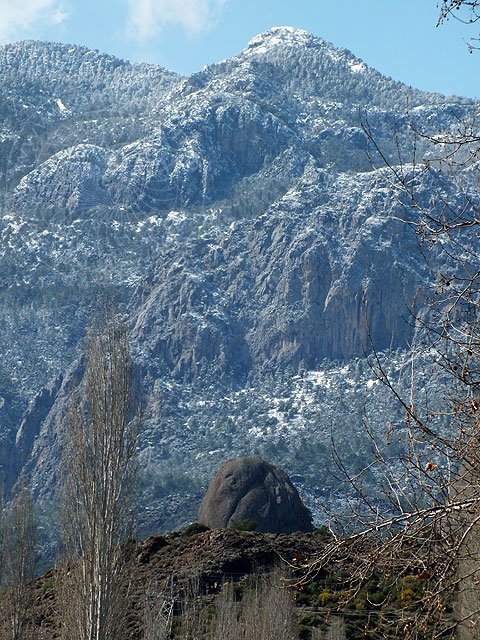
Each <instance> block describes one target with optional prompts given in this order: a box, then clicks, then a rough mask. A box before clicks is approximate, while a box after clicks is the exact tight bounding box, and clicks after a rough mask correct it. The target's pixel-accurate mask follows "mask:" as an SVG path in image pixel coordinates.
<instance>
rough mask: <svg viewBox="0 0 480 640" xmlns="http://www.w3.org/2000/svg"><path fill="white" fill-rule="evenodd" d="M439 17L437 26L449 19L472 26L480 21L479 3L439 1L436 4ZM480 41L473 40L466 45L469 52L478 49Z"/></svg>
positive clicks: (474, 1) (466, 0) (469, 0)
mask: <svg viewBox="0 0 480 640" xmlns="http://www.w3.org/2000/svg"><path fill="white" fill-rule="evenodd" d="M438 6H439V9H440V15H439V18H438V23H437V26H438V25H440V24H442V23H443V22H445V21H446V20H448V19H449V18H450V17H453V18H455V19H456V20H459V21H460V22H463V23H464V24H467V25H468V24H474V23H476V22H478V20H480V2H479V1H478V0H440V1H439V3H438ZM479 43H480V39H479V38H473V39H472V40H470V41H469V42H468V43H467V44H468V48H469V50H470V52H472V51H473V50H474V49H478V48H479Z"/></svg>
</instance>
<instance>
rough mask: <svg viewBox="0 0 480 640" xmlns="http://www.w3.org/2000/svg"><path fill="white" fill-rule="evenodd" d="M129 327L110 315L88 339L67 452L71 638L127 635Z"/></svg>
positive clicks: (131, 425) (67, 633)
mask: <svg viewBox="0 0 480 640" xmlns="http://www.w3.org/2000/svg"><path fill="white" fill-rule="evenodd" d="M132 380H133V378H132V362H131V356H130V348H129V341H128V333H127V330H126V328H125V326H124V325H123V324H122V323H121V322H120V321H119V320H118V319H117V318H116V317H114V316H112V315H109V316H107V317H104V318H103V319H102V321H101V322H98V323H97V324H95V325H94V326H93V327H92V328H91V329H90V331H89V333H88V335H87V339H86V350H85V373H84V377H83V380H82V381H81V382H80V384H79V385H78V387H77V388H76V390H75V391H74V392H73V393H72V396H71V401H70V408H69V412H68V419H67V429H66V434H65V442H64V456H63V483H64V496H63V513H62V519H63V536H64V544H65V548H66V552H67V556H68V559H69V565H68V569H69V570H68V575H67V576H66V579H65V580H64V584H63V586H62V589H61V593H60V597H59V601H60V613H61V616H62V618H63V629H64V637H65V638H66V639H67V640H121V639H122V638H125V637H127V629H126V626H127V625H126V613H127V607H126V591H127V585H128V582H129V576H128V573H129V569H128V564H129V562H128V557H127V556H128V554H127V553H126V549H125V546H124V545H123V546H122V543H124V542H125V540H126V538H127V536H128V535H129V534H130V533H131V532H132V524H133V522H132V511H131V500H130V498H131V495H132V490H133V482H134V477H135V470H136V469H135V464H136V447H137V436H138V416H137V414H136V413H135V411H134V402H133V400H134V399H133V397H132V392H133V383H132Z"/></svg>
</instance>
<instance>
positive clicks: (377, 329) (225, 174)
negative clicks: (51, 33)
mask: <svg viewBox="0 0 480 640" xmlns="http://www.w3.org/2000/svg"><path fill="white" fill-rule="evenodd" d="M0 75H1V77H2V87H1V88H0V113H1V114H2V115H3V116H4V117H3V120H2V123H3V124H2V127H1V129H0V145H1V149H2V154H0V158H2V161H1V162H2V164H1V167H0V170H1V171H2V172H3V173H2V176H3V177H2V180H1V185H2V186H1V188H0V189H1V194H0V195H1V202H2V211H1V214H0V273H1V277H2V281H1V285H2V286H1V288H0V318H1V323H0V341H1V343H2V344H3V345H5V348H4V350H3V353H2V362H1V363H0V435H1V438H2V439H1V441H0V442H1V443H2V444H1V450H0V464H3V467H4V471H5V474H4V475H5V476H6V478H7V479H8V480H7V484H8V485H9V486H10V485H11V484H12V483H13V482H14V480H15V478H16V476H17V474H18V473H25V474H26V475H27V476H28V477H29V478H30V479H31V480H32V481H33V483H34V486H35V487H36V491H37V493H38V494H40V495H42V496H50V495H51V493H52V490H53V487H54V485H55V475H56V471H55V470H56V466H57V458H58V442H59V438H58V435H59V432H60V431H61V429H62V425H63V424H64V420H63V415H64V411H65V401H66V396H67V391H68V385H69V384H70V383H71V380H72V375H73V373H68V368H69V367H71V369H70V371H71V372H73V371H75V368H76V366H77V365H76V364H75V362H78V358H79V355H80V353H81V341H82V336H83V333H84V330H85V326H86V324H88V322H89V319H90V318H91V317H92V316H93V315H94V314H95V311H96V309H97V308H98V306H99V302H101V300H104V299H105V298H107V299H113V300H114V301H115V302H116V304H117V305H118V306H119V307H120V308H121V309H122V310H123V311H124V313H125V317H126V318H127V321H128V323H129V325H130V327H131V332H132V342H133V347H134V353H135V361H136V364H137V366H138V368H139V370H140V371H141V372H142V376H143V380H144V388H143V392H144V405H145V407H146V410H145V430H144V434H143V440H142V445H141V456H142V460H143V462H144V465H143V468H144V471H145V473H146V475H149V478H148V482H147V480H145V485H144V486H145V492H148V491H150V489H147V485H148V483H150V484H151V483H153V486H154V489H152V490H151V491H153V494H154V495H153V497H152V496H150V498H149V500H150V504H151V505H152V504H157V505H162V504H163V506H162V509H168V508H169V507H168V506H165V505H166V504H167V503H165V504H164V503H162V500H163V499H164V498H165V497H166V496H167V495H169V496H170V497H171V496H172V494H173V493H176V494H177V495H178V496H179V497H178V502H177V503H176V504H177V506H178V510H179V511H178V513H177V514H176V515H175V513H172V514H171V519H172V520H174V521H175V522H176V523H177V524H182V518H183V517H184V515H185V512H184V511H182V509H183V507H181V506H180V503H181V504H187V502H189V501H190V502H191V501H192V500H190V497H188V496H192V495H194V496H195V498H194V500H193V501H195V500H197V501H198V496H199V495H200V491H201V489H200V487H201V486H202V485H204V484H205V482H206V479H207V477H208V470H209V469H210V466H211V465H210V462H209V460H210V461H211V460H212V459H213V460H214V461H215V462H219V461H220V460H221V459H225V458H226V457H231V456H233V455H238V454H250V453H259V452H260V453H262V452H263V448H264V447H265V448H271V447H273V446H275V447H276V452H275V453H274V457H273V458H272V459H273V460H274V461H275V462H278V463H282V464H283V463H284V462H285V461H286V460H288V464H292V465H293V466H294V470H295V472H296V473H297V475H301V476H308V473H306V472H305V469H304V468H302V464H303V463H304V461H305V459H306V458H308V456H305V455H304V456H303V458H302V455H301V454H300V453H298V456H297V457H296V454H295V451H298V452H299V451H300V449H302V448H303V449H305V447H308V442H309V441H310V442H313V441H315V442H316V444H315V447H317V449H316V453H312V455H311V462H309V463H305V464H307V466H308V465H310V466H308V469H309V473H310V471H312V474H313V460H314V459H315V456H320V457H321V458H322V459H324V457H325V456H326V455H327V454H326V450H327V445H326V440H328V438H326V436H325V437H323V435H322V436H320V435H319V436H318V440H315V438H316V435H315V434H316V433H317V432H318V433H319V434H320V432H321V433H326V432H327V431H328V429H329V428H333V429H334V430H335V431H338V433H340V434H341V437H342V438H344V436H345V434H346V433H348V431H349V430H351V429H352V428H353V427H352V424H355V425H356V424H357V423H358V424H360V423H361V420H362V417H361V411H362V410H361V409H360V405H362V406H363V402H362V403H360V402H359V403H358V406H357V404H355V410H354V411H353V412H352V409H351V405H352V402H351V400H350V399H349V400H348V401H347V400H346V396H345V395H344V390H342V389H343V387H345V388H348V389H350V387H351V385H350V383H349V382H348V381H349V380H354V381H355V382H354V383H353V386H354V387H355V385H357V384H359V385H361V393H362V394H363V392H364V390H365V388H366V386H365V385H366V384H367V382H368V381H369V374H368V373H367V369H366V368H365V366H364V363H363V364H359V363H360V360H362V358H363V357H364V355H365V352H366V351H368V350H369V349H370V346H371V344H372V343H373V344H374V345H375V347H376V349H377V350H382V349H387V348H388V349H392V350H393V351H396V350H398V349H402V348H404V347H405V346H406V345H407V344H408V343H409V341H410V340H411V338H412V335H413V331H414V328H413V327H412V322H411V313H410V310H411V308H412V305H413V304H415V305H416V309H417V312H419V313H420V314H422V313H424V312H425V313H426V312H427V310H428V307H427V306H425V304H424V302H425V297H426V295H427V294H426V291H427V290H428V287H430V286H431V284H432V282H434V281H435V280H436V278H437V275H438V272H439V271H440V270H441V269H444V268H446V265H447V263H448V260H449V257H448V254H447V253H446V252H445V251H444V248H443V247H442V246H441V244H438V245H437V246H435V247H433V248H432V250H427V248H426V247H424V246H420V245H419V242H418V237H417V236H416V235H415V233H414V231H413V230H412V229H411V228H410V226H409V225H408V224H405V222H407V223H408V222H409V221H411V220H414V219H415V215H416V213H415V211H414V210H413V209H412V207H411V203H410V202H409V201H408V200H407V199H406V198H404V201H403V202H402V198H401V197H400V198H399V193H398V191H397V189H396V188H395V185H392V182H391V174H390V173H389V170H388V169H385V168H373V166H372V164H371V163H372V162H373V163H374V164H375V163H376V164H377V165H379V163H380V158H379V156H378V154H376V152H375V149H374V148H370V149H369V139H368V136H367V135H366V133H365V128H366V127H367V128H370V131H371V132H372V133H373V135H374V136H375V141H376V143H377V144H378V145H379V147H380V148H381V149H382V152H383V154H384V157H385V158H386V159H387V160H389V161H391V162H394V161H396V160H395V159H396V158H398V153H399V152H400V153H401V155H402V156H403V157H406V158H409V156H410V150H411V144H412V140H411V131H412V127H411V124H412V123H413V125H414V127H415V128H417V129H420V130H422V131H424V132H426V133H428V134H431V135H434V134H436V133H438V132H445V131H448V130H450V129H452V128H455V127H456V126H457V123H458V121H459V119H461V118H464V117H470V116H471V117H473V116H474V115H475V113H476V112H477V110H478V105H477V104H476V103H474V102H473V101H469V100H462V99H460V98H458V99H457V98H451V99H446V98H444V97H442V96H438V95H432V94H426V93H423V92H420V91H416V90H413V89H410V88H407V87H405V86H404V85H401V84H400V83H396V82H394V81H392V80H390V79H387V78H384V77H382V76H381V75H380V74H379V73H377V72H376V71H375V70H373V69H370V68H368V67H367V66H366V65H365V64H364V63H363V62H362V61H360V60H358V59H357V58H355V56H353V55H352V54H351V53H349V52H348V51H345V50H338V49H335V48H334V47H333V46H332V45H330V44H328V43H326V42H324V41H323V40H322V39H320V38H316V37H314V36H311V35H310V34H307V33H305V32H303V31H299V30H295V29H290V28H276V29H272V30H270V31H268V32H266V33H264V34H261V35H260V36H258V37H256V38H254V39H253V40H252V41H251V42H250V43H249V45H248V46H247V47H246V49H245V50H244V51H242V52H241V53H240V54H239V55H238V56H236V57H234V58H232V59H230V60H226V61H224V62H222V63H219V64H216V65H212V66H210V67H208V68H206V69H204V70H202V71H201V72H199V73H197V74H194V75H192V76H191V77H189V78H180V77H178V76H176V75H175V74H172V73H169V72H167V71H165V70H163V69H160V68H157V67H154V66H148V65H130V64H129V63H126V62H124V61H119V60H115V59H114V58H111V57H109V56H104V55H101V54H98V53H97V52H91V51H88V50H87V49H84V48H81V47H68V46H63V45H51V44H45V43H18V44H15V45H9V46H6V47H3V48H0ZM85 86H88V87H89V91H88V92H86V91H85V90H84V89H85ZM407 98H408V103H409V109H410V111H409V112H408V113H407V112H406V108H405V105H406V102H407ZM362 125H363V126H362ZM367 151H370V158H369V157H368V155H367ZM429 152H430V149H429V142H428V139H427V138H424V139H421V140H420V141H418V144H417V146H416V153H417V157H419V158H421V157H427V156H428V154H429ZM402 171H403V172H404V175H405V179H406V180H407V182H408V183H409V184H410V185H411V186H412V188H414V189H415V191H416V193H417V194H418V198H419V202H421V203H424V204H425V206H428V207H435V206H437V207H439V212H440V213H441V211H440V209H441V198H439V194H446V195H448V197H449V198H457V199H458V202H459V203H461V199H462V198H464V201H465V203H468V202H469V198H471V197H472V195H471V184H473V183H474V181H475V179H476V174H475V172H472V171H470V172H464V175H462V177H461V179H462V189H459V188H458V186H457V180H456V177H455V176H452V175H447V174H445V173H443V172H442V171H441V170H440V169H438V170H436V169H433V168H431V167H430V169H427V168H425V169H424V170H422V171H419V170H418V168H417V169H416V170H415V171H414V170H413V169H412V168H411V167H409V166H408V165H404V166H403V167H402ZM395 358H397V356H395ZM395 358H393V360H391V366H392V367H395V366H397V364H396V363H398V362H400V361H401V357H400V356H399V357H398V358H397V359H396V360H395ZM362 362H363V361H362ZM345 367H346V368H345ZM341 371H344V372H345V373H343V374H341V373H339V372H341ZM319 372H324V374H325V375H324V378H322V377H321V376H320V373H319ZM332 372H333V373H332ZM297 374H298V375H301V379H302V381H303V382H302V384H304V386H303V387H302V389H304V391H305V397H307V396H308V397H309V398H310V397H314V400H312V402H313V403H314V405H315V407H317V404H318V403H322V402H327V404H328V403H329V402H332V403H333V401H334V400H333V397H334V394H333V389H335V390H336V393H337V400H335V402H340V404H342V407H340V408H339V409H338V411H337V412H336V414H335V416H336V417H332V422H331V424H330V425H329V426H328V427H327V425H326V424H324V422H323V418H322V416H321V413H322V412H321V411H320V409H318V414H315V415H316V416H317V417H316V418H315V419H314V418H313V417H312V416H313V414H312V411H313V408H312V406H311V405H309V406H307V405H306V404H305V403H304V404H303V405H302V402H301V400H300V398H301V394H300V395H297V396H294V395H293V391H292V390H293V389H296V388H297V386H298V385H297V383H295V382H293V378H294V376H295V375H297ZM317 374H318V375H317ZM312 376H313V377H312ZM319 376H320V377H319ZM329 376H331V377H329ZM341 376H344V377H345V379H346V382H345V383H344V384H343V383H342V384H340V383H338V386H336V385H337V382H333V380H335V381H338V380H339V379H340V378H341ZM52 380H57V381H58V382H57V383H55V384H54V385H53V386H51V387H48V385H49V384H51V381H52ZM60 380H61V383H60ZM312 380H317V381H319V380H320V381H321V382H319V383H318V384H316V383H314V382H312ZM288 381H290V382H288ZM325 381H327V382H328V384H331V387H328V386H326V385H327V382H325ZM324 383H325V384H324ZM299 384H300V383H299ZM296 385H297V386H296ZM312 385H313V386H314V387H315V393H314V394H313V395H309V394H311V392H312V389H311V388H310V387H311V386H312ZM355 388H356V387H355ZM359 388H360V387H359ZM252 389H254V391H253V390H252ZM279 389H282V391H281V395H280V391H279ZM330 389H331V390H332V391H331V390H330ZM368 389H369V390H372V393H373V392H374V391H375V393H377V391H376V390H375V388H374V387H368ZM304 391H302V392H301V393H304ZM295 393H296V392H295ZM299 393H300V391H299ZM312 393H313V392H312ZM37 394H39V395H37ZM242 394H246V395H247V396H248V395H249V394H250V399H251V406H250V407H249V406H248V404H245V402H244V400H243V397H244V395H242ZM338 397H341V401H338ZM267 398H268V399H267ZM378 402H379V404H382V403H381V402H380V400H378ZM282 403H283V404H284V405H285V410H283V409H282V411H280V410H279V408H278V407H279V406H280V404H282ZM282 406H283V405H282ZM356 412H357V413H356ZM324 413H325V411H324ZM332 415H333V413H332ZM279 416H283V417H282V418H280V417H279ZM308 416H309V417H308ZM382 419H383V418H382ZM315 421H316V422H315ZM255 423H257V424H255ZM214 425H215V426H214ZM299 425H300V426H301V428H300V426H299ZM332 425H333V427H332ZM297 427H298V428H297ZM302 429H304V431H307V430H309V432H310V434H313V435H312V437H311V438H310V440H308V439H307V438H306V436H305V434H304V435H301V436H300V435H299V433H304V431H302ZM252 434H253V435H252ZM294 434H295V435H294ZM295 438H297V439H295ZM298 438H300V439H298ZM302 438H305V439H304V440H301V439H302ZM282 439H284V441H286V442H287V443H288V445H287V446H285V447H284V446H283V445H281V444H279V443H281V442H282ZM217 444H218V445H219V446H216V445H217ZM345 446H348V438H346V439H345ZM360 449H361V447H360ZM11 450H13V451H14V452H15V454H14V455H13V456H11V455H10V453H9V452H10V451H11ZM211 451H213V453H211V454H210V452H211ZM266 453H267V454H268V453H269V452H268V451H267V452H266ZM209 456H211V458H210V457H209ZM322 456H323V457H322ZM268 457H269V459H270V455H268ZM11 460H14V461H15V462H14V463H12V462H11ZM169 474H170V475H169ZM309 483H310V484H309ZM148 486H150V485H148ZM305 487H306V488H307V490H310V491H311V492H312V491H313V489H312V484H311V479H310V480H308V481H307V482H306V485H305ZM309 487H310V489H308V488H309ZM315 490H316V489H315ZM311 495H313V494H312V493H311ZM182 496H183V497H182ZM185 496H187V497H185ZM182 500H183V502H182ZM174 502H175V501H174V500H173V501H172V500H170V502H169V503H168V504H173V503H174ZM152 508H153V507H152ZM158 508H159V510H160V506H158ZM154 511H155V509H154ZM156 514H157V512H156V511H155V515H146V516H145V520H146V521H148V522H149V523H150V524H152V522H156V523H157V524H158V517H157V515H156ZM191 515H192V514H190V515H189V517H191ZM169 517H170V516H169Z"/></svg>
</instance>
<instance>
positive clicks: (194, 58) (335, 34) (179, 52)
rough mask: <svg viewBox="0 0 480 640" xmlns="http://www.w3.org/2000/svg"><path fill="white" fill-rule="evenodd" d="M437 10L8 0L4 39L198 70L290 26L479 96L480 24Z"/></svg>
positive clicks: (392, 71) (421, 2)
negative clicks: (476, 44)
mask: <svg viewBox="0 0 480 640" xmlns="http://www.w3.org/2000/svg"><path fill="white" fill-rule="evenodd" d="M437 16H438V8H437V0H0V42H1V43H6V42H12V41H14V40H21V39H27V38H28V39H41V40H51V41H55V42H68V43H77V44H85V45H87V46H89V47H92V48H94V49H99V50H100V51H104V52H107V53H111V54H114V55H116V56H119V57H121V58H125V59H129V60H132V61H148V62H156V63H159V64H161V65H163V66H165V67H167V68H169V69H171V70H174V71H178V72H180V73H191V72H192V71H197V70H199V69H200V68H201V67H202V66H203V65H205V64H209V63H211V62H215V61H218V60H221V59H223V58H227V57H229V56H232V55H235V54H236V53H238V52H239V51H241V50H242V49H243V48H244V46H245V45H246V44H247V42H248V41H249V40H250V38H251V37H252V36H253V35H255V34H257V33H260V32H262V31H265V30H267V29H268V28H270V27H272V26H279V25H290V26H294V27H299V28H302V29H306V30H307V31H310V32H311V33H314V34H315V35H318V36H321V37H322V38H324V39H325V40H328V41H329V42H332V43H333V44H334V45H336V46H341V47H346V48H347V49H350V51H352V52H353V53H354V54H355V55H357V56H358V57H360V58H362V59H363V60H364V61H365V62H367V64H369V65H370V66H372V67H375V68H376V69H378V70H379V71H381V72H382V73H384V74H386V75H388V76H391V77H392V78H394V79H396V80H402V81H403V82H406V83H407V84H410V85H412V86H414V87H417V88H419V89H427V90H432V91H440V92H442V93H446V94H453V93H455V94H458V95H465V96H470V97H480V89H479V84H480V51H479V52H477V53H473V54H470V53H468V51H467V46H466V43H465V41H466V40H468V38H469V37H471V36H473V35H475V29H474V28H472V27H468V26H466V25H463V24H460V23H458V21H456V20H453V21H450V22H449V23H448V24H446V25H443V26H441V27H438V28H437V27H436V26H435V25H436V21H437ZM477 27H478V29H480V25H477Z"/></svg>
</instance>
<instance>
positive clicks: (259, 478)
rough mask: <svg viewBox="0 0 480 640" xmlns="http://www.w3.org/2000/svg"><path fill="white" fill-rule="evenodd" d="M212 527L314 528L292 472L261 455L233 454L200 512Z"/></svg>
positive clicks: (284, 530)
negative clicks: (285, 470)
mask: <svg viewBox="0 0 480 640" xmlns="http://www.w3.org/2000/svg"><path fill="white" fill-rule="evenodd" d="M198 519H199V521H200V522H202V523H204V524H206V525H208V526H209V527H211V528H226V527H238V526H245V524H247V523H248V524H249V525H251V526H252V528H253V527H254V528H255V530H256V531H263V532H267V531H269V532H272V533H293V532H294V531H311V530H312V528H313V527H312V517H311V515H310V512H309V510H308V509H307V508H306V507H305V505H304V504H303V502H302V500H301V498H300V496H299V495H298V491H297V490H296V489H295V487H294V486H293V484H292V483H291V481H290V478H289V477H288V475H287V474H286V473H285V472H284V471H282V469H279V468H278V467H274V466H273V465H272V464H269V463H268V462H265V460H263V459H262V458H260V456H246V457H243V458H233V459H232V460H228V461H227V462H225V463H224V464H223V465H222V466H221V467H220V469H219V471H218V472H217V474H216V475H215V477H214V478H213V480H212V482H211V483H210V486H209V488H208V491H207V493H206V494H205V497H204V498H203V500H202V503H201V505H200V509H199V512H198Z"/></svg>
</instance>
